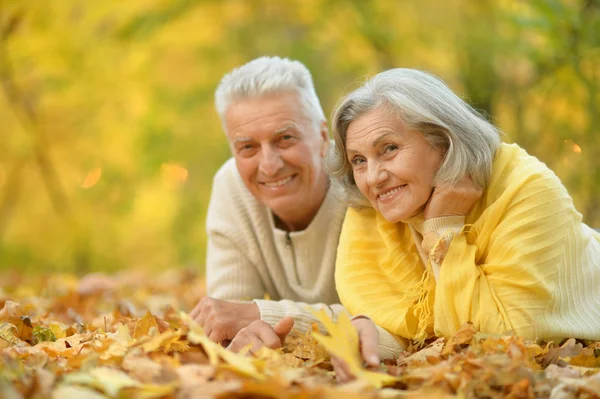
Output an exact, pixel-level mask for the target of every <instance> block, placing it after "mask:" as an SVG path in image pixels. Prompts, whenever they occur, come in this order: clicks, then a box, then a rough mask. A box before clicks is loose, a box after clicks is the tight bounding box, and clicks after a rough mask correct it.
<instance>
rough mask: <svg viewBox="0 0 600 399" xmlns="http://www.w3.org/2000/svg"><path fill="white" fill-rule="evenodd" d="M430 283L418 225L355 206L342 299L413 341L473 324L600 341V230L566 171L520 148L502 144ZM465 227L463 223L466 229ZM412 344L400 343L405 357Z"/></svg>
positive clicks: (345, 233)
mask: <svg viewBox="0 0 600 399" xmlns="http://www.w3.org/2000/svg"><path fill="white" fill-rule="evenodd" d="M465 223H466V225H465V226H464V228H463V229H461V231H460V233H459V234H458V235H457V236H455V237H454V238H453V240H452V241H451V242H450V245H449V248H448V252H447V254H446V256H445V258H444V259H443V261H442V263H441V265H440V270H439V277H438V278H430V279H428V283H427V284H429V286H428V287H427V288H428V290H427V291H426V295H425V298H420V300H421V302H420V303H417V302H416V301H415V297H414V296H411V295H407V292H408V291H410V290H411V288H413V287H415V286H416V285H419V283H421V285H423V284H424V281H423V277H424V274H425V270H426V267H431V264H430V263H428V264H425V263H424V260H423V259H422V256H420V255H419V251H418V245H419V243H418V242H416V241H415V231H416V230H415V228H414V226H409V225H408V224H405V223H397V224H394V223H389V222H387V221H386V220H385V219H384V218H383V217H382V216H381V215H379V214H377V212H375V211H374V210H373V209H360V210H359V209H349V210H348V212H347V215H346V219H345V221H344V226H343V229H342V235H341V237H340V245H339V249H338V259H337V266H336V282H337V288H338V293H339V295H340V298H341V300H342V304H344V305H345V306H346V308H347V309H348V311H349V312H350V313H352V314H365V315H367V316H369V317H370V318H371V319H373V321H375V323H377V324H378V325H379V326H381V327H383V328H384V329H385V330H387V331H389V332H391V333H393V334H396V335H398V336H401V337H405V338H408V339H414V338H415V337H417V336H418V335H419V334H421V333H422V332H423V326H419V320H422V317H421V316H422V314H421V312H422V311H423V308H422V306H419V305H422V304H423V302H422V301H425V303H427V305H428V306H429V309H428V310H427V312H428V313H430V314H431V315H432V316H431V318H430V320H429V323H428V325H427V326H426V328H425V332H426V334H427V336H431V335H434V334H435V335H438V336H445V337H449V336H451V335H452V334H453V333H455V332H456V331H457V330H458V329H459V328H460V327H461V325H463V324H464V323H466V322H468V321H470V322H472V323H474V325H475V328H476V329H477V330H479V331H482V332H486V333H514V334H516V335H518V336H521V337H523V338H525V339H536V338H539V339H545V340H560V339H562V338H566V337H576V338H585V339H593V340H599V339H600V234H598V233H597V232H594V231H593V230H592V229H591V228H589V227H588V226H586V225H585V224H583V223H582V221H581V215H580V214H579V213H578V212H577V211H576V210H575V208H574V206H573V202H572V200H571V197H570V196H569V194H568V193H567V191H566V189H565V188H564V186H563V185H562V184H561V182H560V180H559V179H558V177H557V176H556V175H555V174H554V173H553V172H552V171H550V170H549V169H548V168H547V167H546V165H545V164H543V163H542V162H540V161H539V160H538V159H537V158H535V157H532V156H530V155H528V154H527V153H526V152H525V151H524V150H523V149H521V148H520V147H518V146H517V145H514V144H512V145H509V144H502V145H501V148H500V149H499V151H498V153H497V154H496V158H495V160H494V164H493V173H492V177H491V181H490V183H489V186H488V187H487V189H486V190H485V192H484V194H483V196H482V198H481V199H480V200H479V201H478V202H477V203H476V204H475V205H474V207H473V209H472V210H471V212H470V213H469V214H468V215H467V216H466V220H465ZM456 228H457V226H456V225H455V226H454V229H456ZM401 349H402V348H401V347H400V346H397V347H396V348H395V349H394V351H395V352H396V353H398V352H399V351H400V350H401Z"/></svg>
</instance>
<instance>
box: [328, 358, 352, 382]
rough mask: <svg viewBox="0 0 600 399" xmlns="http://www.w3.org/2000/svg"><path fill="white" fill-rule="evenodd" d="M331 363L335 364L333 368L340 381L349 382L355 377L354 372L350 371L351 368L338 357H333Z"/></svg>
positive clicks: (336, 377)
mask: <svg viewBox="0 0 600 399" xmlns="http://www.w3.org/2000/svg"><path fill="white" fill-rule="evenodd" d="M331 364H332V365H333V370H334V371H335V379H336V380H337V381H339V382H348V381H350V380H352V379H354V377H353V375H352V373H350V368H349V367H348V365H347V364H346V362H344V361H343V360H341V359H340V358H338V357H332V358H331Z"/></svg>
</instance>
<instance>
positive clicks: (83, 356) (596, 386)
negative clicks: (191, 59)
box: [0, 270, 600, 399]
mask: <svg viewBox="0 0 600 399" xmlns="http://www.w3.org/2000/svg"><path fill="white" fill-rule="evenodd" d="M0 278H1V279H0V308H1V309H2V310H0V351H1V352H0V398H10V399H13V398H82V399H95V398H107V397H108V398H148V399H150V398H202V397H260V398H280V397H284V398H285V397H287V398H311V397H323V398H325V397H344V398H348V399H350V398H353V397H411V398H420V397H427V398H445V397H464V398H499V397H511V398H534V397H551V398H560V399H567V398H576V397H580V398H600V374H598V371H599V370H600V368H599V367H600V344H599V343H591V342H579V341H575V340H568V341H566V342H564V343H561V344H562V345H558V344H552V343H551V344H548V345H547V344H535V343H531V342H522V341H521V340H519V339H516V338H514V337H510V336H504V337H501V336H488V335H483V334H478V333H475V332H474V331H473V329H472V327H471V326H469V325H466V326H464V327H463V329H462V330H461V331H459V332H458V333H457V334H456V336H454V337H452V338H451V339H449V340H448V341H445V340H443V339H440V340H433V342H432V343H431V344H430V345H429V346H428V347H426V348H424V349H421V350H415V349H411V350H409V351H407V352H406V353H405V354H403V355H402V356H401V357H400V358H399V359H397V361H395V362H390V364H387V365H382V366H381V369H380V370H378V371H379V372H380V373H374V372H372V371H366V370H362V369H361V368H360V364H359V362H358V359H357V357H356V356H357V353H356V351H355V350H354V349H355V345H356V342H355V340H356V337H355V335H354V334H352V330H351V329H349V328H348V326H347V320H342V321H340V324H338V325H330V326H329V327H330V333H331V334H332V338H333V339H328V338H327V337H323V336H318V335H314V336H313V335H307V336H300V335H298V334H296V335H295V336H291V337H288V339H287V341H286V345H285V347H284V349H283V351H280V352H273V351H267V350H265V351H263V352H262V353H260V354H258V355H257V356H255V357H251V356H242V355H237V354H233V353H231V352H228V351H226V350H224V349H223V348H221V347H220V346H218V345H216V344H214V343H212V342H210V341H208V340H207V339H206V336H205V335H204V334H203V332H202V329H201V328H200V327H199V326H197V325H195V323H193V322H192V321H191V320H189V318H187V317H186V315H185V313H184V312H186V311H189V310H190V309H192V307H193V305H194V304H195V303H196V302H197V300H198V299H199V298H200V297H201V296H202V294H203V282H202V279H201V278H200V277H199V276H198V275H196V274H194V273H192V272H189V271H185V270H169V271H167V272H164V273H160V274H156V273H154V274H151V273H143V272H124V273H121V274H119V275H116V276H113V278H111V279H104V278H93V279H94V281H90V280H89V279H84V280H83V281H82V280H78V279H77V278H75V277H73V276H71V275H59V274H53V275H47V276H24V275H20V274H18V273H16V272H15V273H9V274H4V275H1V276H0ZM90 282H92V283H93V284H90ZM182 311H184V312H182ZM322 345H325V346H327V347H328V349H329V350H331V351H334V353H338V354H339V355H340V356H343V357H345V358H346V360H347V361H348V362H349V363H351V367H353V368H354V370H355V374H357V375H358V378H357V380H356V381H354V382H352V383H349V384H343V385H340V384H337V383H336V381H335V376H334V374H333V372H332V371H331V365H330V361H329V356H328V355H327V350H326V349H325V348H324V347H323V346H322ZM384 373H385V374H384ZM382 386H385V387H382Z"/></svg>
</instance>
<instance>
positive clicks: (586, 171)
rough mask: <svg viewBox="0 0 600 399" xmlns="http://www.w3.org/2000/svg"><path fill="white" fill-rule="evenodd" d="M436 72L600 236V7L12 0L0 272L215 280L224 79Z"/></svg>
mask: <svg viewBox="0 0 600 399" xmlns="http://www.w3.org/2000/svg"><path fill="white" fill-rule="evenodd" d="M261 55H280V56H285V57H291V58H294V59H298V60H300V61H302V62H303V63H305V64H306V65H307V66H308V68H309V69H310V70H311V71H312V73H313V76H314V80H315V84H316V87H317V92H318V94H319V95H320V98H321V101H322V104H323V107H324V109H325V112H326V113H327V114H329V113H330V112H331V110H332V108H333V106H334V105H335V102H336V100H337V98H338V97H340V96H341V95H342V94H343V93H345V92H347V91H348V90H350V89H352V88H353V87H355V86H356V85H357V82H359V80H360V79H363V78H364V77H365V76H368V75H372V74H374V73H377V72H378V71H381V70H383V69H386V68H390V67H399V66H402V67H412V68H420V69H426V70H429V71H431V72H433V73H435V74H437V75H439V76H440V77H442V78H443V79H444V80H446V81H447V82H448V83H449V84H450V86H451V87H452V88H453V89H454V90H456V91H457V92H459V93H461V94H462V95H463V96H464V97H465V98H466V99H468V101H469V102H470V103H472V104H473V105H474V107H475V108H477V109H479V110H481V111H483V112H484V113H486V114H487V115H488V116H489V117H490V119H491V120H492V121H493V122H494V123H495V124H497V125H499V126H500V127H501V128H502V129H503V130H504V132H505V133H506V137H505V140H506V141H509V142H512V141H515V142H518V143H519V144H521V145H522V146H524V147H525V148H526V149H527V150H528V151H529V152H530V153H532V154H534V155H536V156H538V157H539V158H540V159H542V160H543V161H544V162H546V163H547V164H548V165H549V166H550V167H551V168H552V169H553V170H554V171H555V172H556V173H557V174H558V175H559V176H560V178H561V179H562V181H563V182H564V183H565V185H566V186H567V187H568V189H569V191H570V193H571V194H572V196H573V197H574V200H575V203H576V206H577V208H578V210H579V211H580V212H582V213H583V215H584V220H585V221H586V222H587V223H588V224H590V225H593V226H597V227H600V206H599V205H600V167H599V165H600V161H599V160H600V135H599V134H598V133H599V132H598V126H600V100H599V97H600V93H599V86H600V2H599V0H579V1H576V0H522V1H517V0H514V1H508V0H493V1H492V0H446V1H437V0H421V1H401V0H398V1H394V0H286V1H273V0H222V1H209V0H169V1H167V0H154V1H148V0H128V1H125V2H123V1H110V0H107V1H101V2H84V1H77V0H59V1H47V0H0V82H1V87H0V269H4V270H7V269H14V270H27V269H29V270H34V269H36V270H37V269H45V270H69V271H76V272H79V273H84V272H88V271H91V270H108V271H110V270H115V269H119V268H122V267H144V268H147V269H148V270H159V269H162V268H166V267H170V266H178V265H183V266H192V267H197V268H198V270H202V268H203V262H204V251H205V234H204V218H205V212H206V207H207V202H208V198H209V194H210V187H211V180H212V176H213V174H214V173H215V171H216V170H217V169H218V167H219V166H220V165H221V164H222V163H223V162H224V161H225V160H226V159H227V158H228V157H229V156H230V152H229V148H228V145H227V142H226V140H225V136H224V134H223V133H222V131H221V128H220V123H219V121H218V118H217V115H216V113H215V111H214V109H213V93H214V90H215V87H216V85H217V83H218V82H219V80H220V78H221V77H222V75H223V74H224V73H226V72H228V71H229V70H231V69H232V68H234V67H236V66H239V65H240V64H242V63H244V62H246V61H249V60H251V59H253V58H255V57H257V56H261Z"/></svg>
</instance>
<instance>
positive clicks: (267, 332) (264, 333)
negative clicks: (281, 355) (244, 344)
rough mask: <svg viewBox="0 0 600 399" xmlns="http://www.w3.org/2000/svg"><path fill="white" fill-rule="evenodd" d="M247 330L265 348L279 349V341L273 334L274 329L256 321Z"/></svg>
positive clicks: (275, 334) (274, 333)
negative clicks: (254, 335) (250, 331)
mask: <svg viewBox="0 0 600 399" xmlns="http://www.w3.org/2000/svg"><path fill="white" fill-rule="evenodd" d="M247 328H248V329H250V330H252V331H253V332H254V333H255V334H256V336H257V337H258V338H259V339H260V340H261V342H262V343H263V344H264V346H266V347H267V348H271V349H278V348H281V339H280V338H279V336H278V335H277V333H276V332H275V329H274V328H273V327H271V326H270V325H269V324H268V323H265V322H264V321H260V320H258V321H255V322H253V323H252V324H250V326H248V327H247ZM284 338H285V337H284Z"/></svg>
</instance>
